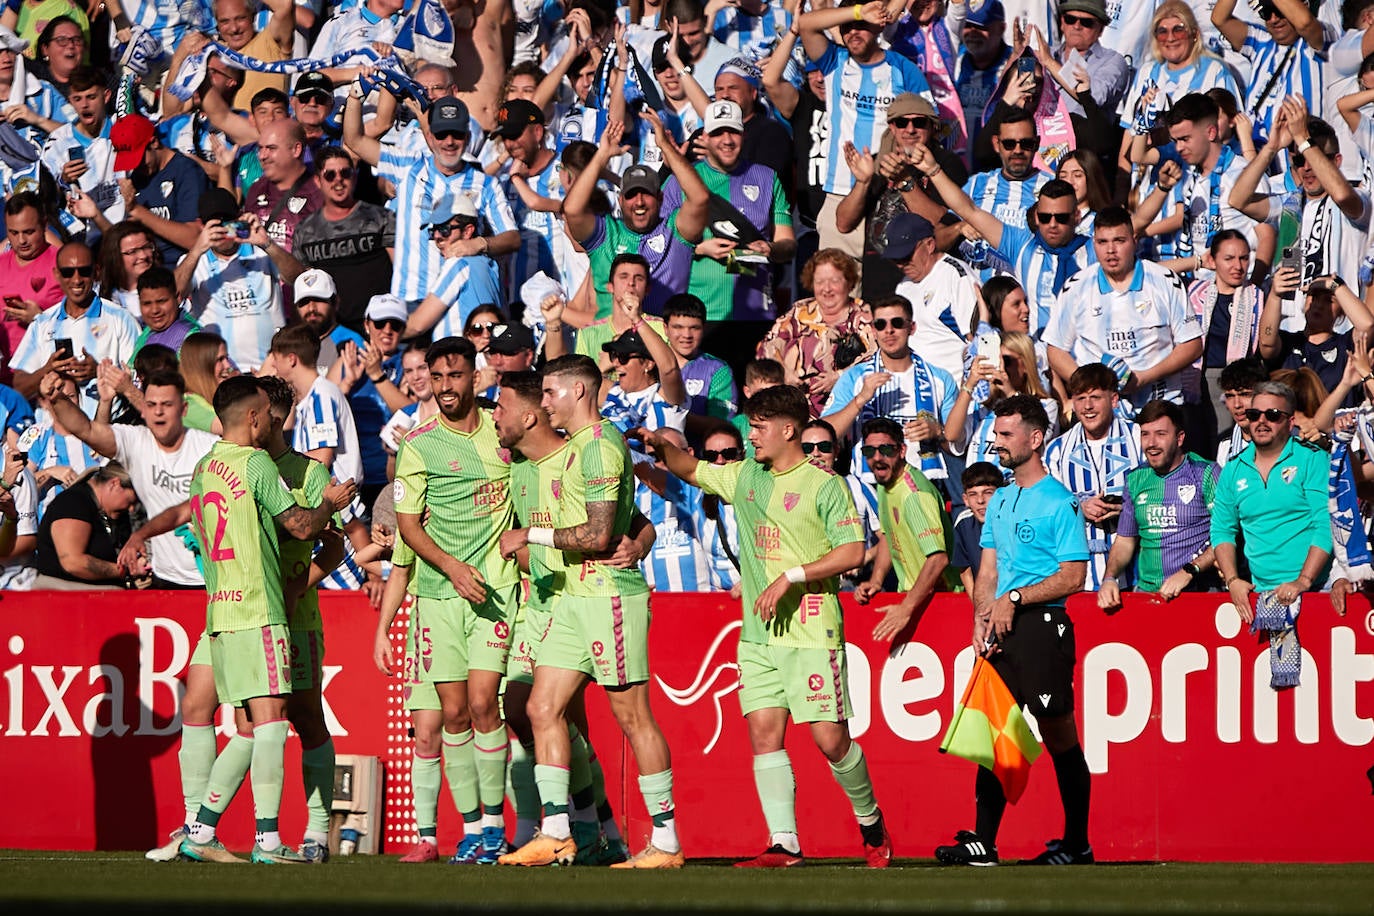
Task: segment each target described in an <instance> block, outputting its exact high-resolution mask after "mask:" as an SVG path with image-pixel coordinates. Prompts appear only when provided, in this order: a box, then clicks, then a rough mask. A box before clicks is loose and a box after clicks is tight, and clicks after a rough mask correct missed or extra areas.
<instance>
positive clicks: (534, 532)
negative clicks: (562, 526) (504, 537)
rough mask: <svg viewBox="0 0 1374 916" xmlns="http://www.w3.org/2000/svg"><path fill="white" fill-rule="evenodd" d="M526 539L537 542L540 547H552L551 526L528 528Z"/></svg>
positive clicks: (533, 542)
mask: <svg viewBox="0 0 1374 916" xmlns="http://www.w3.org/2000/svg"><path fill="white" fill-rule="evenodd" d="M527 540H528V541H529V542H530V543H531V544H537V545H539V546H540V547H552V546H553V529H552V528H531V529H530V532H529V537H528V538H527Z"/></svg>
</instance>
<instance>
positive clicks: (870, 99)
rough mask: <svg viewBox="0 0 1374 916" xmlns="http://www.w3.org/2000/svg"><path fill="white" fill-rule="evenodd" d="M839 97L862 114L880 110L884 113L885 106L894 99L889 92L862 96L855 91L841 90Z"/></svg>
mask: <svg viewBox="0 0 1374 916" xmlns="http://www.w3.org/2000/svg"><path fill="white" fill-rule="evenodd" d="M840 95H841V96H843V98H844V100H845V101H846V102H849V103H851V104H852V105H854V107H855V108H857V109H858V110H859V111H863V112H877V111H878V110H879V109H880V108H881V109H882V110H884V111H886V110H887V106H888V105H891V104H892V100H893V99H895V98H896V96H895V95H893V94H892V93H891V91H890V90H889V92H888V94H887V95H862V94H861V93H860V92H859V91H858V90H857V89H843V90H841V92H840Z"/></svg>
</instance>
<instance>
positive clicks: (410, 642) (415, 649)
mask: <svg viewBox="0 0 1374 916" xmlns="http://www.w3.org/2000/svg"><path fill="white" fill-rule="evenodd" d="M411 613H414V610H413V609H412V611H411ZM419 635H420V628H419V627H418V626H416V624H415V622H414V621H413V620H412V621H411V625H410V632H408V633H407V634H406V658H405V661H404V662H403V665H404V667H403V668H402V669H401V672H402V673H401V677H402V678H403V679H404V680H405V685H406V686H405V694H404V696H405V702H404V703H403V704H402V705H404V706H405V708H406V711H407V712H418V711H420V710H428V709H432V710H436V711H437V710H441V709H443V708H444V706H443V704H442V703H440V702H439V691H437V690H435V689H434V685H433V684H428V683H425V679H424V678H422V677H421V676H420V648H419V645H418V641H419Z"/></svg>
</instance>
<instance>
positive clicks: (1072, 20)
mask: <svg viewBox="0 0 1374 916" xmlns="http://www.w3.org/2000/svg"><path fill="white" fill-rule="evenodd" d="M1059 21H1060V22H1062V23H1064V24H1065V25H1076V26H1078V27H1079V28H1083V29H1090V28H1092V27H1093V26H1095V25H1101V23H1100V22H1098V21H1097V19H1095V18H1094V17H1092V16H1075V15H1074V14H1073V13H1063V14H1061V15H1060V17H1059Z"/></svg>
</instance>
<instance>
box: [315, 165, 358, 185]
mask: <svg viewBox="0 0 1374 916" xmlns="http://www.w3.org/2000/svg"><path fill="white" fill-rule="evenodd" d="M356 174H357V172H356V170H354V168H353V166H351V165H346V166H344V167H343V168H341V169H339V170H338V171H335V170H334V169H325V170H324V171H323V172H321V173H320V177H322V178H323V179H324V180H325V181H336V180H338V179H340V178H342V179H343V180H344V181H349V180H351V179H352V178H353V176H354V175H356Z"/></svg>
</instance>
